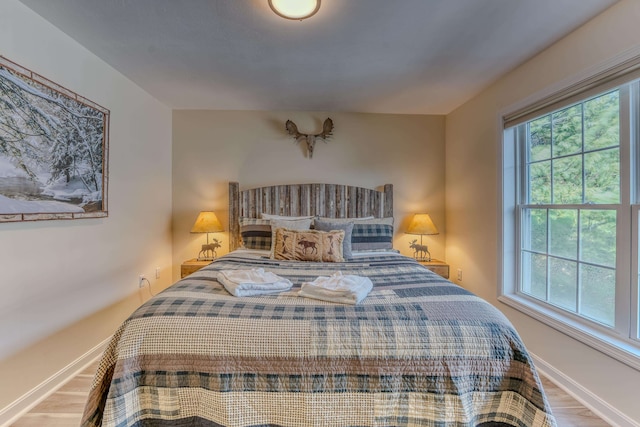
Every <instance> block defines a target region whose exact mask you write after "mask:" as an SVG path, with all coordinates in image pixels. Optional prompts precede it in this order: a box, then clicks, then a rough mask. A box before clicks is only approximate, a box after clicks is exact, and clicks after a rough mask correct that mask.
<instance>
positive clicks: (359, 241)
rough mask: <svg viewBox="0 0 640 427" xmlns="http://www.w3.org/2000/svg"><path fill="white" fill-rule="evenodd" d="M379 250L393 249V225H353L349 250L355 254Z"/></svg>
mask: <svg viewBox="0 0 640 427" xmlns="http://www.w3.org/2000/svg"><path fill="white" fill-rule="evenodd" d="M379 249H393V225H391V224H380V223H379V224H360V223H358V222H356V223H354V224H353V231H352V232H351V250H352V251H354V252H355V251H371V250H379Z"/></svg>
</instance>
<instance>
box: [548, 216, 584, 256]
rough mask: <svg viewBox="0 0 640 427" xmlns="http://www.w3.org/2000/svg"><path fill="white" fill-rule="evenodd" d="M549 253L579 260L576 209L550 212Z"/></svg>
mask: <svg viewBox="0 0 640 427" xmlns="http://www.w3.org/2000/svg"><path fill="white" fill-rule="evenodd" d="M549 246H550V247H549V253H550V254H552V255H556V256H560V257H564V258H570V259H577V256H578V211H577V210H575V209H551V210H549Z"/></svg>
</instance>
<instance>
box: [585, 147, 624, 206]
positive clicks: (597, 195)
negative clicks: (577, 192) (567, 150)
mask: <svg viewBox="0 0 640 427" xmlns="http://www.w3.org/2000/svg"><path fill="white" fill-rule="evenodd" d="M584 168H585V202H586V203H612V204H613V203H620V150H619V149H618V148H613V149H611V150H604V151H596V152H594V153H586V154H585V155H584Z"/></svg>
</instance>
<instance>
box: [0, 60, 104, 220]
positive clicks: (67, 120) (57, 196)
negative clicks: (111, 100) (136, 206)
mask: <svg viewBox="0 0 640 427" xmlns="http://www.w3.org/2000/svg"><path fill="white" fill-rule="evenodd" d="M108 139H109V110H107V109H105V108H103V107H101V106H99V105H97V104H96V103H94V102H92V101H89V100H88V99H86V98H83V97H82V96H80V95H78V94H76V93H74V92H72V91H70V90H68V89H65V88H64V87H62V86H59V85H58V84H56V83H54V82H52V81H50V80H47V79H46V78H44V77H42V76H40V75H38V74H36V73H34V72H32V71H30V70H28V69H26V68H24V67H21V66H20V65H18V64H15V63H13V62H11V61H9V60H8V59H6V58H4V57H2V56H0V222H11V221H35V220H50V219H77V218H96V217H106V216H107V212H108V211H107V178H108V173H107V171H108V169H107V154H108Z"/></svg>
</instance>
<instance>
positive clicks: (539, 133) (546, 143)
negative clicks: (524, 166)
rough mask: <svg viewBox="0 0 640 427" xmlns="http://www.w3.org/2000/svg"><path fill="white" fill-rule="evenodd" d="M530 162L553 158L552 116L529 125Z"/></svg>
mask: <svg viewBox="0 0 640 427" xmlns="http://www.w3.org/2000/svg"><path fill="white" fill-rule="evenodd" d="M529 135H530V138H529V161H536V160H544V159H549V158H551V115H548V116H544V117H541V118H539V119H536V120H533V121H532V122H530V123H529Z"/></svg>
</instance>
